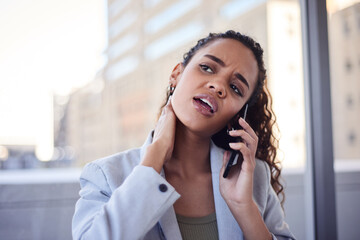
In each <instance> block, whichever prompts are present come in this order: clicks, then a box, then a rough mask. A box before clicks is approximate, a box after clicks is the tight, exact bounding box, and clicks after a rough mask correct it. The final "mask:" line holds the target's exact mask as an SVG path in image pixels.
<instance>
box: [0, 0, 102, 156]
mask: <svg viewBox="0 0 360 240" xmlns="http://www.w3.org/2000/svg"><path fill="white" fill-rule="evenodd" d="M106 24H107V23H106V1H105V0H30V1H29V0H11V1H8V0H0V36H1V37H0V145H1V144H3V145H5V144H20V145H21V144H32V145H33V144H34V145H36V146H37V154H38V156H39V157H40V158H43V159H46V158H49V156H50V155H51V154H52V144H53V133H52V132H53V131H52V129H53V123H52V121H53V120H52V118H53V116H52V95H53V93H55V94H59V95H66V94H68V93H70V92H71V91H72V89H74V88H78V87H81V86H83V85H85V84H86V83H88V82H89V81H91V80H92V79H93V78H94V77H95V74H96V73H97V72H98V71H99V70H100V69H101V67H102V66H104V64H105V58H104V52H105V50H106V44H107V38H106V36H107V32H106Z"/></svg>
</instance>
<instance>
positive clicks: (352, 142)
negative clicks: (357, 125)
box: [348, 131, 356, 145]
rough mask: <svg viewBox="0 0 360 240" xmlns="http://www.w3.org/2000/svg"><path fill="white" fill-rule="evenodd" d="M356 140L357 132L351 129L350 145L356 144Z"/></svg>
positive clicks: (349, 135)
mask: <svg viewBox="0 0 360 240" xmlns="http://www.w3.org/2000/svg"><path fill="white" fill-rule="evenodd" d="M355 142H356V134H355V132H354V131H351V132H350V133H349V134H348V143H349V144H350V145H354V144H355Z"/></svg>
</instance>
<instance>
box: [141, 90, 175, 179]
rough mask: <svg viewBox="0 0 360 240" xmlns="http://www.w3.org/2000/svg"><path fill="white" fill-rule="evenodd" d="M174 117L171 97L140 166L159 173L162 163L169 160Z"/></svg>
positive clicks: (173, 139)
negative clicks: (150, 168)
mask: <svg viewBox="0 0 360 240" xmlns="http://www.w3.org/2000/svg"><path fill="white" fill-rule="evenodd" d="M175 127H176V116H175V113H174V110H173V108H172V105H171V96H170V98H169V100H168V102H167V104H166V105H165V107H164V108H163V110H162V112H161V116H160V118H159V120H158V122H157V124H156V127H155V130H154V136H153V141H152V143H151V144H150V145H149V146H148V148H147V150H146V153H145V156H144V159H143V161H142V163H141V164H142V165H145V166H149V167H153V168H154V169H155V170H156V171H157V172H159V173H160V171H161V169H162V167H163V165H164V163H165V162H166V161H167V160H169V159H170V158H171V155H172V152H173V149H174V141H175Z"/></svg>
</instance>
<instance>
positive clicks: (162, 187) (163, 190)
mask: <svg viewBox="0 0 360 240" xmlns="http://www.w3.org/2000/svg"><path fill="white" fill-rule="evenodd" d="M167 189H168V187H167V186H166V185H165V184H163V183H162V184H160V185H159V190H160V192H166V191H167Z"/></svg>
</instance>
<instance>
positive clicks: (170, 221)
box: [140, 131, 243, 240]
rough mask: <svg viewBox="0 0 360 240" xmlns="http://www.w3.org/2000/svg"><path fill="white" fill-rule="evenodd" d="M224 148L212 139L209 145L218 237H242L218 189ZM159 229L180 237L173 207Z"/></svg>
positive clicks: (169, 236)
mask: <svg viewBox="0 0 360 240" xmlns="http://www.w3.org/2000/svg"><path fill="white" fill-rule="evenodd" d="M152 136H153V131H152V132H151V133H150V134H149V136H148V137H147V139H146V141H145V143H144V144H143V146H142V147H141V150H140V156H141V159H142V158H143V156H144V155H145V151H146V148H147V146H148V145H149V144H150V143H151V142H152ZM223 155H224V150H223V149H221V148H219V147H217V146H216V145H215V144H214V143H213V142H212V141H211V145H210V164H211V174H212V185H213V193H214V201H215V212H216V220H217V225H218V232H219V239H241V240H242V239H243V234H242V231H241V229H240V227H239V225H238V223H237V222H236V220H235V218H234V217H233V215H232V213H231V212H230V209H229V207H228V206H227V204H226V202H225V200H224V199H223V198H222V196H221V194H220V190H219V174H220V170H221V167H222V159H223ZM160 174H161V176H162V177H164V178H165V173H164V170H162V171H161V173H160ZM159 223H160V226H161V229H162V231H163V233H164V235H165V238H166V239H175V240H177V239H179V240H180V239H182V238H181V233H180V229H179V225H178V223H177V220H176V215H175V211H174V207H170V208H169V209H168V210H167V211H166V212H165V214H164V215H163V216H162V217H161V219H160V221H159Z"/></svg>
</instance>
